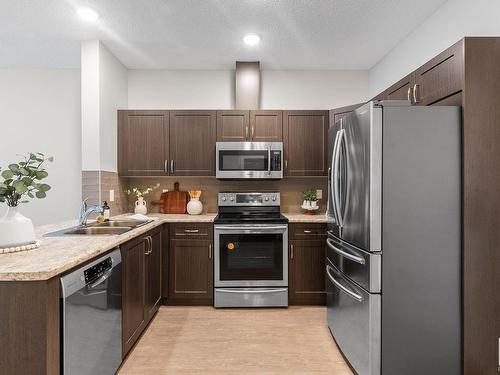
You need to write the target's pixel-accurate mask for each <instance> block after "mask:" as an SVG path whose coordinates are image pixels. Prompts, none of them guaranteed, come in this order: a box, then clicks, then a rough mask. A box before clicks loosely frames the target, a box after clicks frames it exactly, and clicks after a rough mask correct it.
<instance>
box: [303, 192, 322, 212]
mask: <svg viewBox="0 0 500 375" xmlns="http://www.w3.org/2000/svg"><path fill="white" fill-rule="evenodd" d="M302 195H303V197H304V202H302V206H303V207H308V208H310V207H317V205H318V199H317V197H316V190H306V191H304V192H303V193H302Z"/></svg>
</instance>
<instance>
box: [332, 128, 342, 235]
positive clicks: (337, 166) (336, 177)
mask: <svg viewBox="0 0 500 375" xmlns="http://www.w3.org/2000/svg"><path fill="white" fill-rule="evenodd" d="M344 132H345V131H344V129H340V131H339V138H338V141H337V148H336V150H335V155H334V158H335V167H334V170H333V182H332V185H333V203H334V204H333V206H334V207H335V211H336V212H337V217H338V224H339V226H340V227H343V226H344V220H343V217H342V212H340V191H339V190H340V186H339V181H340V171H339V169H340V148H341V144H342V139H343V138H344Z"/></svg>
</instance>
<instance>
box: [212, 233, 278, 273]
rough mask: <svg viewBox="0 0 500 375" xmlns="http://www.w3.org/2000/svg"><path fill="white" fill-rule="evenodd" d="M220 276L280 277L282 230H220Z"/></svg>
mask: <svg viewBox="0 0 500 375" xmlns="http://www.w3.org/2000/svg"><path fill="white" fill-rule="evenodd" d="M219 239H220V249H219V252H220V280H227V281H229V280H248V281H252V280H283V234H221V235H220V237H219Z"/></svg>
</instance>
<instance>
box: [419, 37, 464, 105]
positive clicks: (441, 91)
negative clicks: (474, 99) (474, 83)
mask: <svg viewBox="0 0 500 375" xmlns="http://www.w3.org/2000/svg"><path fill="white" fill-rule="evenodd" d="M463 77H464V41H463V39H462V40H460V41H459V42H457V43H455V44H454V45H453V46H451V47H450V48H448V49H447V50H445V51H443V52H442V53H440V54H439V55H437V56H436V57H434V58H433V59H432V60H430V61H428V62H427V63H425V64H424V65H422V66H421V67H420V68H418V69H417V70H416V71H415V81H416V84H415V89H414V90H415V92H414V97H415V99H416V100H415V102H416V104H420V105H432V104H436V103H438V102H440V101H443V100H446V99H447V98H449V97H451V96H453V95H455V98H454V99H453V100H448V101H446V102H444V103H439V104H442V105H461V104H462V103H461V101H462V97H461V95H459V96H456V94H457V93H459V92H461V91H462V88H463V87H464V79H463Z"/></svg>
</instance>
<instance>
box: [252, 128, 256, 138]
mask: <svg viewBox="0 0 500 375" xmlns="http://www.w3.org/2000/svg"><path fill="white" fill-rule="evenodd" d="M254 133H255V126H252V139H253V136H254Z"/></svg>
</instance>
